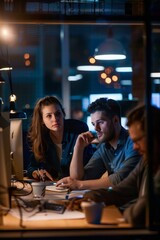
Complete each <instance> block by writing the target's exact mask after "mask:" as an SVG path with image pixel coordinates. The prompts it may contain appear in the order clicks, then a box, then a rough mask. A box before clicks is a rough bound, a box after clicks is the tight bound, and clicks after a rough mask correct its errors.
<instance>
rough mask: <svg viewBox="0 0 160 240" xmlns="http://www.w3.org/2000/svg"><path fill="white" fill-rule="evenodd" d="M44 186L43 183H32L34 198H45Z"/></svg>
mask: <svg viewBox="0 0 160 240" xmlns="http://www.w3.org/2000/svg"><path fill="white" fill-rule="evenodd" d="M45 191H46V184H45V183H44V182H32V192H33V197H34V198H43V197H44V196H45Z"/></svg>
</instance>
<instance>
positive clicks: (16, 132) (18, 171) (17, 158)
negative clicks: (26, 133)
mask: <svg viewBox="0 0 160 240" xmlns="http://www.w3.org/2000/svg"><path fill="white" fill-rule="evenodd" d="M10 145H11V166H12V178H15V179H17V180H23V135H22V119H11V120H10Z"/></svg>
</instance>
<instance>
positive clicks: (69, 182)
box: [56, 177, 80, 190]
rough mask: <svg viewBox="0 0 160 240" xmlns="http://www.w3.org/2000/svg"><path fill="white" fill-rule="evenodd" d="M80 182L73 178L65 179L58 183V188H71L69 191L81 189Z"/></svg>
mask: <svg viewBox="0 0 160 240" xmlns="http://www.w3.org/2000/svg"><path fill="white" fill-rule="evenodd" d="M79 182H80V181H78V180H76V179H73V178H71V177H65V178H62V179H60V180H59V181H58V182H57V183H56V187H63V188H69V189H72V190H73V189H79Z"/></svg>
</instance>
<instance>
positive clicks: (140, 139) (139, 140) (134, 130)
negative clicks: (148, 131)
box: [128, 122, 146, 155]
mask: <svg viewBox="0 0 160 240" xmlns="http://www.w3.org/2000/svg"><path fill="white" fill-rule="evenodd" d="M128 131H129V135H130V137H131V139H132V140H133V148H134V149H135V150H137V151H138V152H139V153H140V154H143V155H144V154H145V153H146V138H145V133H144V132H143V131H142V129H141V124H140V123H139V122H134V123H133V124H132V125H131V126H130V127H129V129H128Z"/></svg>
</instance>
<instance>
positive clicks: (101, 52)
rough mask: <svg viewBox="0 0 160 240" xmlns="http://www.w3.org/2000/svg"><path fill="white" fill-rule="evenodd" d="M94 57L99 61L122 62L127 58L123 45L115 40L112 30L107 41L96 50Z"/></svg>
mask: <svg viewBox="0 0 160 240" xmlns="http://www.w3.org/2000/svg"><path fill="white" fill-rule="evenodd" d="M94 57H95V59H97V60H122V59H125V58H126V53H125V50H124V48H123V46H122V44H121V43H120V42H119V41H118V40H116V39H114V38H113V32H112V29H111V28H110V29H109V31H108V37H107V39H106V40H105V41H104V42H103V43H101V44H100V46H99V47H97V48H96V49H95V53H94Z"/></svg>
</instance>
